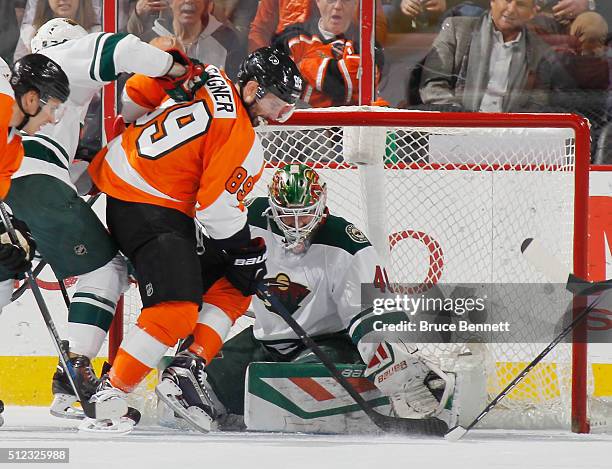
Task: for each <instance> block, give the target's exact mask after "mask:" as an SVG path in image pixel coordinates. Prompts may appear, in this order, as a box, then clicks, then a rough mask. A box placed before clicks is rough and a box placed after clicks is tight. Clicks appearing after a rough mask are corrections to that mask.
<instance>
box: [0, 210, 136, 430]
mask: <svg viewBox="0 0 612 469" xmlns="http://www.w3.org/2000/svg"><path fill="white" fill-rule="evenodd" d="M0 215H1V217H2V222H3V223H4V226H5V227H6V231H7V233H8V235H9V238H10V239H11V243H13V244H14V245H15V246H20V243H19V239H18V238H17V233H16V232H15V227H14V226H13V223H12V222H11V219H10V217H9V214H8V212H7V210H6V205H5V203H4V202H2V201H0ZM26 279H27V282H28V284H29V285H30V289H31V290H32V293H33V294H34V298H35V300H36V303H37V304H38V308H39V309H40V312H41V314H42V316H43V319H44V321H45V325H46V326H47V330H48V331H49V334H50V335H51V339H52V342H53V345H54V346H55V350H56V351H57V353H58V355H59V359H60V362H61V364H62V367H63V368H64V371H65V372H66V376H68V380H69V381H70V385H71V386H72V389H73V390H74V394H75V395H76V396H77V398H78V399H79V401H80V402H81V407H83V412H84V413H85V415H86V416H87V417H89V418H93V419H95V418H96V414H97V413H98V412H97V411H98V409H97V408H96V404H93V403H90V402H89V400H88V399H86V398H85V397H84V396H83V393H82V392H81V390H80V389H79V388H78V386H77V385H76V383H75V382H74V377H75V373H74V369H73V367H72V363H71V362H70V358H69V357H68V354H67V353H66V352H65V351H64V350H63V349H62V347H61V346H60V343H61V339H60V337H59V334H58V332H57V328H56V327H55V323H54V322H53V318H52V317H51V314H50V313H49V309H48V308H47V304H46V303H45V300H44V298H43V296H42V293H41V291H40V288H39V287H38V284H37V283H36V278H35V277H34V274H33V273H32V269H28V270H26ZM109 404H110V405H109V406H105V407H104V408H103V409H102V410H103V413H104V414H105V416H106V415H114V414H119V415H117V417H120V416H122V415H124V414H125V413H126V412H127V405H125V410H123V409H121V408H119V407H114V403H113V402H110V403H109ZM124 404H125V403H124ZM122 410H123V411H122Z"/></svg>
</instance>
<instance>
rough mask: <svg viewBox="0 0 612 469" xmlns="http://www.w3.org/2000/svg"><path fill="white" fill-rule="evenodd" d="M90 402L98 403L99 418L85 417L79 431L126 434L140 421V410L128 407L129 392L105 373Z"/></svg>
mask: <svg viewBox="0 0 612 469" xmlns="http://www.w3.org/2000/svg"><path fill="white" fill-rule="evenodd" d="M89 402H90V403H92V404H95V405H96V415H97V418H95V419H91V418H85V419H84V420H83V422H82V423H81V425H79V431H81V432H90V433H96V434H99V435H125V434H126V433H129V432H131V431H132V429H133V428H134V425H136V424H137V423H138V422H139V421H140V412H138V411H137V410H136V409H133V408H131V407H128V405H127V394H126V393H125V392H123V391H122V390H121V389H119V388H116V387H114V386H113V385H112V383H111V382H110V379H109V378H108V375H104V376H103V377H102V378H101V380H100V384H99V385H98V388H97V390H96V392H95V394H94V395H93V396H92V397H91V399H89Z"/></svg>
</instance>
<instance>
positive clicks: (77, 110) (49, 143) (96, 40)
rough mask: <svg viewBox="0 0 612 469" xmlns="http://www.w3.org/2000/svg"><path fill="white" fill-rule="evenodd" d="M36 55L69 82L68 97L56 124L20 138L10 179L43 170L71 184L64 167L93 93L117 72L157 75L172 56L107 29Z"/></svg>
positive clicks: (66, 165) (74, 148) (138, 40)
mask: <svg viewBox="0 0 612 469" xmlns="http://www.w3.org/2000/svg"><path fill="white" fill-rule="evenodd" d="M40 53H41V54H44V55H46V56H47V57H49V58H51V59H53V60H54V61H55V62H57V63H58V64H59V65H60V66H61V67H62V70H64V72H65V73H66V75H67V76H68V80H69V81H70V97H69V98H68V101H67V102H66V112H65V114H64V116H63V118H62V120H61V121H60V122H59V123H57V124H55V125H51V124H48V125H45V126H44V127H43V128H42V129H41V130H40V131H39V132H38V133H37V134H36V135H34V136H31V137H28V136H26V137H24V138H23V146H24V150H25V158H24V160H23V163H22V165H21V168H20V169H19V171H18V172H17V173H16V174H15V175H14V176H13V178H17V177H20V176H27V175H29V174H48V175H50V176H54V177H56V178H58V179H60V180H62V181H64V182H65V183H66V184H68V185H70V186H71V187H72V183H71V182H70V176H69V169H70V168H71V164H72V161H73V160H74V155H75V154H76V150H77V146H78V144H79V136H80V131H81V125H82V123H83V121H84V119H85V114H86V112H87V108H88V107H89V103H90V102H91V100H92V99H93V97H94V96H95V95H96V94H97V93H99V92H100V90H101V89H102V87H103V86H104V85H105V84H107V83H108V82H110V81H113V80H116V79H117V78H118V76H119V74H120V73H122V72H127V73H142V74H144V75H149V76H160V75H163V74H164V73H166V71H167V70H168V69H169V68H170V66H171V64H172V57H171V56H170V54H168V53H166V52H164V51H162V50H160V49H157V48H155V47H153V46H150V45H149V44H146V43H144V42H142V41H140V39H138V38H137V37H136V36H133V35H131V34H109V33H92V34H88V35H87V36H84V37H82V38H80V39H74V40H72V41H67V42H64V43H63V44H58V45H56V46H52V47H48V48H46V49H44V50H42V51H41V52H40Z"/></svg>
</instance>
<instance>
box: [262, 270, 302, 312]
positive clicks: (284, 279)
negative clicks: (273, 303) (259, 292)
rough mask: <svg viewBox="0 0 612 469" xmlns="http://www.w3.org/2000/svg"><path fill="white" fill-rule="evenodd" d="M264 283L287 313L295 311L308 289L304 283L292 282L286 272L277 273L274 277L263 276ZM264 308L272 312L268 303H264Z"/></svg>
mask: <svg viewBox="0 0 612 469" xmlns="http://www.w3.org/2000/svg"><path fill="white" fill-rule="evenodd" d="M263 282H264V284H265V285H266V287H268V290H269V291H270V293H272V294H273V295H274V296H276V297H277V298H278V299H279V300H280V302H281V303H282V304H283V306H284V307H285V308H286V309H287V311H289V313H291V314H293V313H295V312H296V311H297V310H298V308H299V307H300V303H301V302H302V300H303V299H304V298H306V297H307V296H308V295H309V293H310V290H309V289H308V288H307V287H305V286H304V285H302V284H300V283H297V282H292V281H291V279H290V278H289V276H288V275H287V274H284V273H282V272H281V273H279V274H278V275H277V276H276V277H275V278H265V279H264V281H263ZM265 306H266V309H268V310H269V311H270V312H274V311H273V310H272V309H271V307H270V304H268V303H267V302H266V303H265Z"/></svg>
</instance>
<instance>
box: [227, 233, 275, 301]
mask: <svg viewBox="0 0 612 469" xmlns="http://www.w3.org/2000/svg"><path fill="white" fill-rule="evenodd" d="M225 253H226V256H227V257H226V258H227V267H226V269H225V277H226V278H227V279H228V280H229V282H230V283H231V284H232V285H234V286H235V287H236V288H237V289H238V290H240V292H241V293H242V294H243V295H244V296H251V295H253V294H255V291H256V287H257V284H258V283H259V282H260V281H261V280H263V278H264V277H265V276H266V273H267V272H268V270H267V269H266V257H267V256H266V242H265V241H264V239H263V238H261V237H259V238H253V239H252V240H250V241H249V244H248V245H247V246H246V247H243V248H239V249H230V250H227V251H225Z"/></svg>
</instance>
